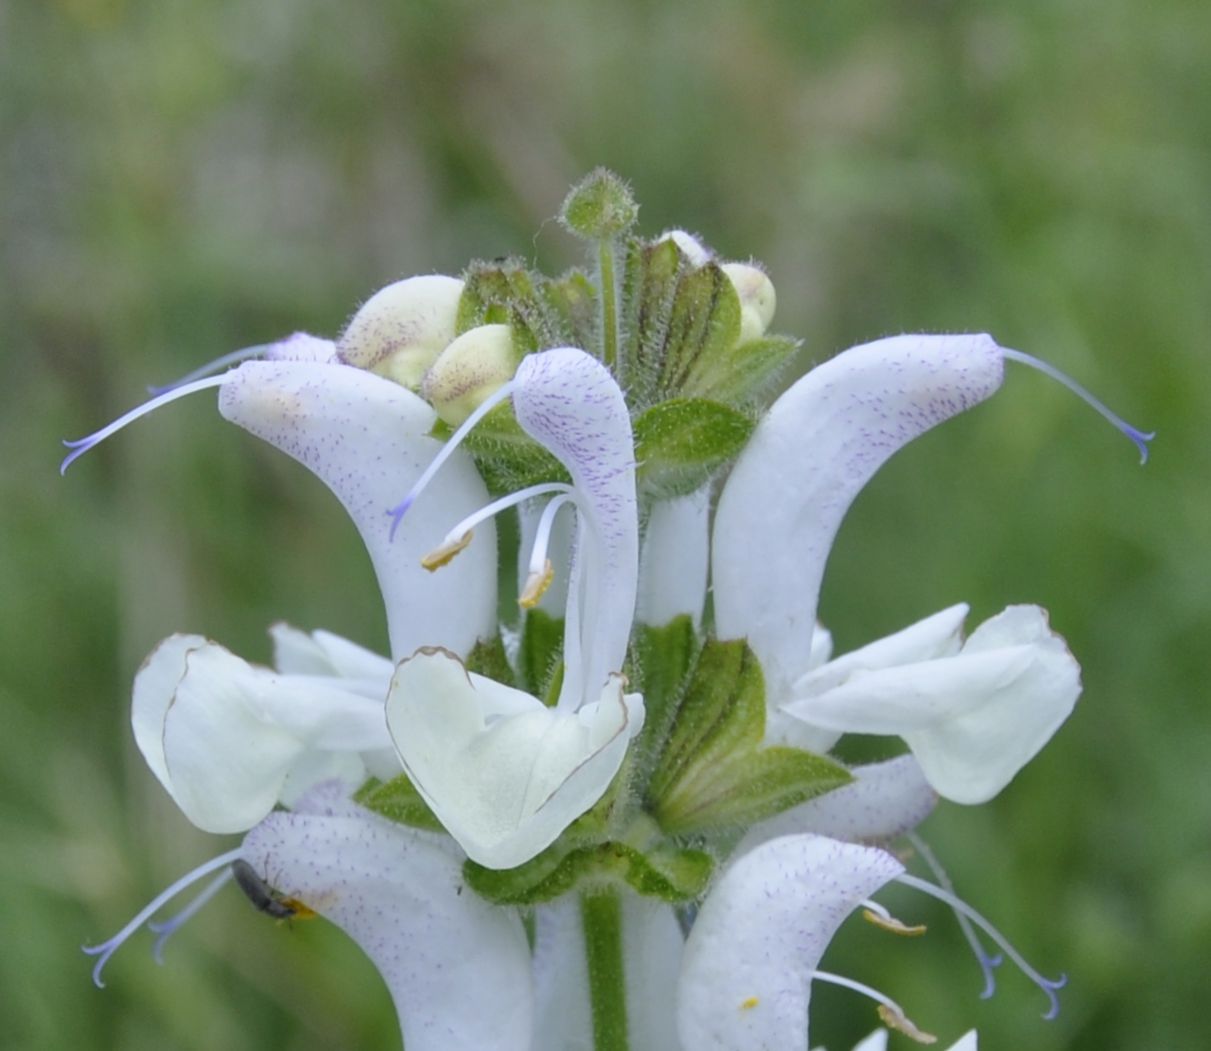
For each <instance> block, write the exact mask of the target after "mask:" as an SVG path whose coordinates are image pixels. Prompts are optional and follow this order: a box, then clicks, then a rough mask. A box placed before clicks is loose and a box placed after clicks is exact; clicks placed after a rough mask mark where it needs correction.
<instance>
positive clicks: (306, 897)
mask: <svg viewBox="0 0 1211 1051" xmlns="http://www.w3.org/2000/svg"><path fill="white" fill-rule="evenodd" d="M242 854H243V857H244V858H245V859H246V860H247V861H248V862H249V864H251V865H253V867H254V868H255V869H257V870H258V871H260V872H266V873H271V874H272V877H273V880H274V883H275V885H276V886H278V887H279V888H281V889H282V890H284V891H287V892H288V893H289V894H290V895H291V897H292V898H297V899H299V900H301V901H304V902H306V903H307V905H308V906H309V907H310V908H312V909H314V910H315V911H316V912H318V913H320V914H321V915H323V916H324V917H326V918H327V919H329V920H331V921H332V922H333V923H335V924H336V925H337V926H338V927H340V928H341V929H342V930H344V931H345V932H346V933H347V934H348V935H349V936H350V937H351V938H353V939H354V941H356V942H357V943H358V945H359V946H361V948H362V950H363V951H364V952H365V953H366V955H367V956H369V957H370V959H371V960H372V961H373V962H374V964H375V966H376V967H377V968H378V970H379V973H380V974H382V976H383V980H384V981H385V982H386V984H387V988H388V990H389V991H390V993H391V998H392V1000H393V1001H394V1002H395V1007H396V1010H397V1011H398V1013H399V1021H400V1028H401V1031H402V1033H403V1038H404V1045H405V1046H406V1047H407V1048H408V1049H409V1051H483V1049H485V1048H491V1049H492V1051H529V1049H530V1046H531V1045H530V1041H531V1034H532V1030H533V1002H534V997H533V991H532V979H531V976H530V950H529V946H528V944H527V942H526V934H525V930H524V928H523V926H522V922H521V917H520V916H519V915H518V913H517V912H516V911H515V910H513V909H502V908H498V907H496V906H493V905H491V904H489V903H488V902H486V901H484V900H483V899H482V898H480V897H478V896H477V895H475V894H474V893H472V892H471V891H469V890H467V889H466V888H465V887H464V886H463V879H462V856H461V854H460V853H459V852H458V851H457V850H455V849H452V847H451V845H450V842H449V840H447V839H445V838H444V837H441V836H437V835H430V834H426V833H422V832H418V831H416V830H414V829H409V828H405V827H403V826H401V825H398V824H395V823H393V822H390V821H387V820H385V819H383V818H380V817H377V816H375V815H374V814H370V813H368V812H367V811H365V810H363V809H362V808H361V807H358V806H356V805H354V804H352V803H350V802H349V801H348V799H347V798H346V797H345V795H344V793H343V792H342V791H341V790H340V788H339V786H331V785H327V786H320V787H319V788H317V789H316V790H314V791H313V792H311V793H310V794H309V795H308V796H306V797H304V798H303V799H301V800H299V801H298V804H297V805H296V807H295V809H294V810H293V811H292V812H290V813H285V812H279V813H276V814H271V815H270V816H269V817H267V818H266V819H265V820H264V821H262V822H261V823H260V824H259V825H257V827H256V828H254V829H253V830H252V831H251V832H249V833H248V835H247V836H246V837H245V839H244V844H243V847H242Z"/></svg>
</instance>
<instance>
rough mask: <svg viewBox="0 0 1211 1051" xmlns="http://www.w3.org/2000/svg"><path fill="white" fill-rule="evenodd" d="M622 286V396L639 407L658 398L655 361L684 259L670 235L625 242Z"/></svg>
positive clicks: (658, 358) (658, 363) (660, 356)
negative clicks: (625, 389) (625, 390)
mask: <svg viewBox="0 0 1211 1051" xmlns="http://www.w3.org/2000/svg"><path fill="white" fill-rule="evenodd" d="M625 258H626V263H625V272H624V279H623V290H622V303H623V306H622V329H623V332H624V333H625V334H626V341H625V345H624V347H623V360H624V361H626V375H627V379H628V387H629V390H628V401H630V402H631V404H632V405H633V406H637V407H640V408H642V407H644V406H646V405H650V404H651V403H652V402H654V401H656V400H657V399H658V387H659V382H660V366H661V362H662V361H663V360H664V354H665V343H666V340H667V339H668V331H669V322H670V320H671V318H672V313H673V302H674V299H675V298H676V295H677V284H678V280H679V278H680V276H681V273H682V271H683V270H685V269H688V266H689V264H688V262H687V261H686V258H685V256H684V254H683V253H682V251H681V249H679V248H678V247H677V244H676V242H675V241H673V240H672V239H671V238H667V239H665V240H662V241H641V240H639V239H638V238H632V239H631V240H629V241H628V243H627V246H626V257H625Z"/></svg>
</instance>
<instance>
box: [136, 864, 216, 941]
mask: <svg viewBox="0 0 1211 1051" xmlns="http://www.w3.org/2000/svg"><path fill="white" fill-rule="evenodd" d="M230 879H231V869H230V868H225V869H224V870H223V871H222V872H220V873H219V874H218V875H217V876H215V878H214V879H213V880H211V881H210V883H209V884H208V885H207V887H206V889H205V890H204V891H202V893H201V894H199V895H198V896H197V897H196V898H194V899H193V901H191V902H190V903H189V904H188V905H186V906H185V908H183V909H182V910H181V911H180V912H178V913H177V914H176V915H175V916H173V917H171V918H169V919H167V920H165V921H164V922H163V923H155V922H152V923H149V924H148V925H147V929H148V930H149V931H151V932H152V933H153V934H155V935H157V937H156V943H155V945H153V946H152V947H151V954H152V956H154V957H155V960H156V963H158V964H163V962H164V945H165V943H166V942H167V941H168V939H169V938H171V937H172V936H173V935H174V934H176V932H177V931H179V930H180V929H181V928H182V927H184V926H185V924H187V923H188V922H189V921H190V920H191V919H193V917H194V916H196V915H197V914H198V913H199V912H200V911H201V910H202V908H203V907H204V906H205V905H206V903H207V902H209V901H210V899H211V898H213V897H214V896H215V895H216V894H218V892H219V891H221V890H222V889H223V887H224V886H226V884H227V883H228V881H229V880H230Z"/></svg>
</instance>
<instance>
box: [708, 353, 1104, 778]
mask: <svg viewBox="0 0 1211 1051" xmlns="http://www.w3.org/2000/svg"><path fill="white" fill-rule="evenodd" d="M1007 355H1014V356H1018V355H1016V352H1007V351H1005V350H1004V348H1002V347H999V346H998V345H997V344H996V343H995V342H994V341H993V340H992V339H991V338H990V337H989V336H986V335H970V336H968V335H964V336H896V337H893V338H890V339H883V340H878V341H877V342H874V343H868V344H865V345H863V346H860V347H855V348H853V349H851V350H848V351H846V352H844V353H842V354H840V355H838V356H837V357H835V358H833V359H832V360H830V361H828V362H826V363H825V364H823V365H821V366H819V367H818V368H816V369H813V370H812V371H811V372H810V373H808V375H807V376H805V377H804V378H803V379H801V380H799V382H797V383H796V384H795V385H794V386H792V387H791V388H790V390H788V391H787V392H786V393H785V394H784V395H782V397H780V398H779V399H778V400H777V401H776V402H775V403H774V405H773V406H772V407H771V409H770V411H769V413H768V414H767V415H766V416H765V417H764V418H763V419H762V421H761V423H760V424H759V425H758V427H757V430H756V432H755V433H754V435H753V438H752V440H751V441H750V442H749V444H748V445H747V446H746V447H745V449H744V452H743V453H742V454H741V456H740V458H739V460H738V461H737V463H736V466H735V468H734V469H733V471H732V474H731V476H730V478H729V479H728V482H727V485H726V486H725V487H724V490H723V493H722V495H721V496H720V499H719V510H718V513H717V515H716V519H715V530H714V536H713V548H712V566H713V579H714V596H715V617H716V624H717V627H718V630H719V633H720V635H721V636H723V637H743V638H746V639H747V640H748V643H749V645H750V646H751V647H752V648H753V650H754V651H755V652H756V653H757V656H758V658H759V659H760V661H761V666H762V669H763V671H764V672H765V678H766V689H767V700H768V703H769V706H770V709H771V712H772V713H773V718H772V719H771V724H772V725H773V726H774V727H777V728H779V729H780V730H782V732H783V733H785V734H786V735H787V736H788V737H790V738H791V739H792V740H793V741H794V743H796V744H798V745H800V746H805V747H812V748H814V749H817V750H827V749H828V748H830V747H831V746H832V744H833V743H834V742H835V740H836V737H837V736H838V734H839V733H840V732H842V731H847V732H862V733H893V734H899V735H901V736H903V737H904V739H905V741H906V742H907V743H908V745H909V747H910V748H911V749H912V751H913V753H914V755H916V757H917V759H918V761H920V762H921V763H922V766H923V768H924V770H925V774H926V777H927V778H928V779H929V781H930V783H931V784H932V785H933V787H934V788H935V789H936V790H937V791H938V792H939V793H941V794H942V795H943V796H946V797H947V798H951V799H955V800H957V801H959V802H982V801H983V800H985V799H988V798H990V797H991V796H993V795H995V794H996V793H997V792H998V791H999V790H1000V789H1001V788H1002V787H1004V785H1005V784H1007V783H1008V781H1009V780H1010V779H1011V778H1012V777H1013V776H1014V774H1016V773H1017V771H1018V770H1019V769H1020V768H1021V766H1022V765H1024V764H1025V763H1026V762H1027V761H1029V759H1030V758H1032V757H1033V756H1034V754H1035V753H1036V752H1037V751H1038V750H1039V749H1040V748H1041V747H1042V746H1043V745H1044V744H1045V743H1046V742H1047V740H1048V739H1049V738H1050V737H1051V735H1052V734H1053V733H1054V732H1055V730H1056V729H1057V728H1058V727H1059V725H1060V724H1061V723H1062V722H1063V721H1064V719H1065V718H1067V716H1068V715H1069V713H1070V712H1071V711H1072V707H1073V705H1074V704H1075V702H1076V698H1077V695H1078V694H1079V692H1080V677H1079V676H1080V672H1079V668H1078V666H1077V664H1076V661H1075V660H1074V659H1073V658H1072V656H1071V654H1069V652H1068V650H1067V647H1066V646H1065V644H1064V641H1063V640H1062V639H1061V638H1060V637H1059V636H1058V635H1055V634H1054V633H1053V632H1051V631H1050V629H1048V627H1047V624H1046V617H1045V615H1044V614H1043V612H1042V611H1041V610H1039V609H1038V608H1037V607H1013V608H1011V609H1009V610H1006V611H1005V613H1003V614H1001V616H999V617H997V618H994V620H992V621H989V622H988V624H986V625H985V626H984V627H982V628H981V629H979V630H978V631H977V632H976V633H974V634H973V635H972V637H971V639H969V640H968V643H967V645H966V646H962V652H961V654H960V653H959V649H960V646H961V643H960V641H959V637H958V631H959V628H960V626H961V622H962V616H963V615H965V613H966V607H954V608H953V609H952V610H950V611H946V612H944V613H942V614H938V615H937V616H936V617H932V618H929V619H928V620H926V621H923V622H921V624H919V625H916V626H915V627H913V628H909V629H906V630H905V631H903V632H901V633H899V634H898V635H893V636H891V637H889V638H888V639H885V640H883V641H881V642H878V643H874V644H872V645H871V646H869V647H867V648H866V649H864V650H859V651H856V653H854V654H851V655H849V656H847V657H843V658H841V659H840V660H837V661H833V662H831V663H828V664H824V665H823V666H817V661H816V659H815V658H814V657H813V651H812V646H811V638H812V635H813V632H814V630H815V625H816V604H817V598H818V595H819V591H820V582H821V578H822V577H823V573H824V566H825V563H826V561H827V558H828V553H829V550H830V549H831V547H832V542H833V538H834V537H835V535H836V532H837V529H838V527H839V526H840V524H841V521H842V519H843V518H844V516H845V512H846V511H847V510H848V509H849V506H850V504H851V503H852V501H853V500H854V498H855V497H856V496H857V495H858V492H859V491H860V490H861V488H862V487H863V486H864V485H865V484H866V482H867V481H868V480H869V479H870V477H871V476H872V475H873V474H874V473H875V471H877V470H878V468H879V467H881V466H882V465H883V463H884V462H885V461H886V460H887V459H888V458H889V457H890V456H891V455H892V454H894V453H895V452H896V451H897V450H898V449H899V448H900V447H901V446H903V445H904V444H906V443H907V442H909V441H911V440H912V439H913V438H915V437H917V436H918V435H920V434H922V433H924V432H925V431H927V430H929V429H930V428H931V427H933V426H935V425H937V424H939V423H941V422H943V421H944V420H947V419H949V418H950V417H951V416H953V415H955V414H956V413H958V412H961V411H963V410H964V409H967V408H969V407H971V406H972V405H975V404H977V403H978V402H980V401H982V400H984V399H985V398H987V397H989V396H990V395H991V394H992V393H994V392H995V391H996V390H997V388H998V387H999V386H1000V384H1001V379H1002V372H1003V367H1004V361H1005V358H1006V356H1007ZM771 551H773V552H778V553H779V555H780V557H770V554H769V552H771ZM786 716H790V717H792V718H794V719H796V720H799V721H801V722H802V723H803V724H805V728H806V732H804V731H803V730H800V731H798V732H796V729H795V728H794V727H793V726H788V724H787V722H786V721H785V718H786Z"/></svg>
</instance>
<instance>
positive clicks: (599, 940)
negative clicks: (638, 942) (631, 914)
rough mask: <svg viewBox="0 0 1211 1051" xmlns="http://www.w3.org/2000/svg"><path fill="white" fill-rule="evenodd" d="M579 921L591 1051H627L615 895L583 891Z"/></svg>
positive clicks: (610, 891) (619, 903)
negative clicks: (586, 969) (586, 975)
mask: <svg viewBox="0 0 1211 1051" xmlns="http://www.w3.org/2000/svg"><path fill="white" fill-rule="evenodd" d="M580 919H581V923H582V924H583V925H584V947H585V956H586V957H587V959H588V964H589V1002H590V1004H591V1005H592V1010H593V1051H628V1047H629V1043H628V1040H627V991H626V972H625V969H624V966H623V955H622V901H621V899H620V898H619V897H618V892H617V891H616V890H613V889H612V888H611V889H605V888H603V889H597V890H590V891H586V892H585V893H584V894H582V895H581V898H580Z"/></svg>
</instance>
